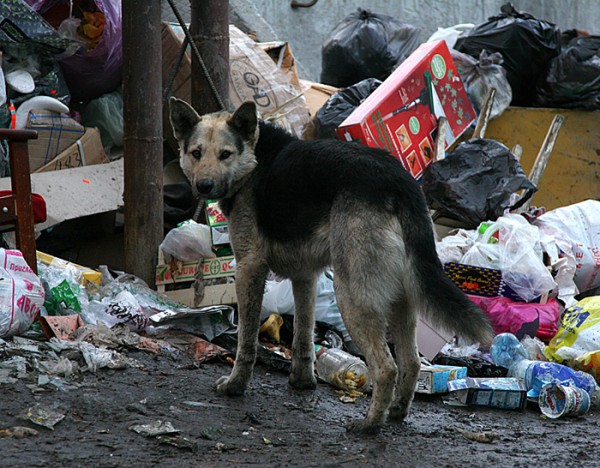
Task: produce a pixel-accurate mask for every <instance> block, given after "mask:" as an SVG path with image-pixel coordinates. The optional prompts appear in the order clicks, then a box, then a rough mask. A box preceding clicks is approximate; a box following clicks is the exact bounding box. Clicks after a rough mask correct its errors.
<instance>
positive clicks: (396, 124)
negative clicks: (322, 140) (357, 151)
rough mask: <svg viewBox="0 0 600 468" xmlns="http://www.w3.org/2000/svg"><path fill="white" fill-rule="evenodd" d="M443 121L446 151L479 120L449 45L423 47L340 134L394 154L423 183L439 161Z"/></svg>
mask: <svg viewBox="0 0 600 468" xmlns="http://www.w3.org/2000/svg"><path fill="white" fill-rule="evenodd" d="M440 116H445V117H446V118H447V119H448V131H447V133H446V148H447V147H448V146H450V145H451V144H452V143H453V142H454V141H455V140H456V139H457V138H458V137H459V136H460V135H461V134H462V133H463V132H464V131H465V129H466V128H467V127H468V126H469V125H471V123H473V122H474V121H475V119H476V114H475V110H474V109H473V106H472V105H471V102H470V101H469V97H468V96H467V92H466V91H465V88H464V86H463V84H462V81H461V80H460V77H459V76H458V72H457V71H456V67H455V66H454V62H453V61H452V57H451V56H450V51H449V50H448V47H447V46H446V42H445V41H443V40H440V41H435V42H428V43H425V44H421V46H420V47H419V48H418V49H417V50H415V51H414V52H413V53H412V54H411V55H410V56H409V57H408V58H407V59H406V60H405V61H404V62H402V64H400V66H399V67H398V68H397V69H396V70H394V72H393V73H392V74H391V75H390V76H389V77H388V78H387V79H386V80H385V81H384V82H383V83H382V84H381V85H380V86H379V88H377V89H376V90H375V91H374V92H373V93H372V94H371V95H370V96H369V97H368V98H367V99H365V101H364V102H363V103H362V104H361V105H360V106H358V107H357V108H356V109H355V110H354V112H352V114H350V115H349V116H348V118H347V119H346V120H344V121H343V122H342V124H341V125H340V126H339V127H338V128H337V134H338V137H339V138H340V139H342V140H346V141H356V142H358V143H360V144H363V145H366V146H372V147H376V148H383V149H385V150H387V151H389V152H390V153H391V154H393V155H394V156H397V157H398V159H400V161H401V162H402V164H404V167H405V168H406V169H407V170H408V171H409V172H410V173H411V174H412V175H413V177H415V178H419V177H420V176H421V174H422V173H423V170H424V169H425V168H426V167H427V166H428V165H429V164H431V162H432V160H433V147H434V146H433V142H434V138H435V131H436V129H437V121H438V118H439V117H440Z"/></svg>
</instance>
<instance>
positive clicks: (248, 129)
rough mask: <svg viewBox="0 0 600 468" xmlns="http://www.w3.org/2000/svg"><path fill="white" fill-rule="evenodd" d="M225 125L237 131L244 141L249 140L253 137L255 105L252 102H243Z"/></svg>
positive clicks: (255, 123)
mask: <svg viewBox="0 0 600 468" xmlns="http://www.w3.org/2000/svg"><path fill="white" fill-rule="evenodd" d="M227 124H228V125H229V126H230V127H231V128H233V129H234V130H235V131H237V132H238V133H239V134H240V135H241V136H242V137H243V138H244V140H251V139H252V137H253V136H254V135H255V132H256V126H257V125H258V118H257V116H256V104H254V102H252V101H246V102H244V103H243V104H242V105H241V106H240V107H238V109H237V110H236V111H235V112H234V113H233V115H232V116H231V117H230V119H229V120H228V121H227Z"/></svg>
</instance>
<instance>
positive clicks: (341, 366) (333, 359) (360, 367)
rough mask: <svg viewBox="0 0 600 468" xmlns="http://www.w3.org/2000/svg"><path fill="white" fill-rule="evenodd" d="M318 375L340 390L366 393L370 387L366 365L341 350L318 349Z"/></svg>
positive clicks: (319, 347)
mask: <svg viewBox="0 0 600 468" xmlns="http://www.w3.org/2000/svg"><path fill="white" fill-rule="evenodd" d="M315 368H316V371H317V375H318V376H319V378H320V379H322V380H323V381H325V382H327V383H329V384H331V385H333V386H334V387H336V388H339V389H340V390H345V391H349V392H365V391H366V390H367V389H368V388H369V386H370V380H369V372H368V370H367V366H366V364H365V363H364V362H363V361H362V360H361V359H360V358H358V357H356V356H353V355H352V354H349V353H347V352H345V351H343V350H341V349H337V348H333V349H327V348H324V347H321V346H318V347H317V361H316V363H315Z"/></svg>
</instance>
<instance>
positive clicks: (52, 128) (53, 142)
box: [27, 110, 85, 172]
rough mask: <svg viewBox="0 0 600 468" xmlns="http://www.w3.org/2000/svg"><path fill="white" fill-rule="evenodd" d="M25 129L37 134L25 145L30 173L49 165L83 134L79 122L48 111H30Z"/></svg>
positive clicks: (83, 130)
mask: <svg viewBox="0 0 600 468" xmlns="http://www.w3.org/2000/svg"><path fill="white" fill-rule="evenodd" d="M27 129H28V130H35V131H36V132H37V133H38V137H37V139H35V140H29V142H28V143H27V148H28V151H29V170H30V171H32V172H34V171H36V170H37V169H39V168H40V167H42V166H44V165H45V164H47V163H49V162H50V161H51V160H53V159H54V158H55V157H56V156H58V155H59V154H60V153H61V152H62V151H64V150H65V149H67V148H68V147H69V146H71V145H72V144H73V143H75V142H76V141H77V140H78V139H80V138H81V137H82V136H83V135H84V133H85V129H84V128H83V126H82V125H81V124H80V123H79V122H76V121H75V120H73V119H72V118H70V117H69V116H68V115H66V114H61V113H59V112H54V111H50V110H33V111H31V112H30V113H29V118H28V120H27Z"/></svg>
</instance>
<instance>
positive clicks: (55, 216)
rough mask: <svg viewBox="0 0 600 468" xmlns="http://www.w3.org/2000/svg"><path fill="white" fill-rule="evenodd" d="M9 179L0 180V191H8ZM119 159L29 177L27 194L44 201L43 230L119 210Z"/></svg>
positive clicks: (121, 177)
mask: <svg viewBox="0 0 600 468" xmlns="http://www.w3.org/2000/svg"><path fill="white" fill-rule="evenodd" d="M10 183H11V182H10V177H3V178H1V179H0V190H9V189H10ZM123 190H124V171H123V158H121V159H118V160H117V161H113V162H111V163H108V164H97V165H94V166H83V167H76V168H74V169H65V170H62V171H50V172H41V173H37V174H31V191H32V192H34V193H38V194H40V195H41V196H42V197H43V198H44V200H46V211H47V219H46V221H45V222H44V223H40V224H36V229H37V230H43V229H46V228H48V227H50V226H54V225H55V224H59V223H62V222H63V221H67V220H69V219H75V218H80V217H82V216H89V215H93V214H98V213H106V212H108V211H115V210H117V209H118V208H119V207H121V206H123Z"/></svg>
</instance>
